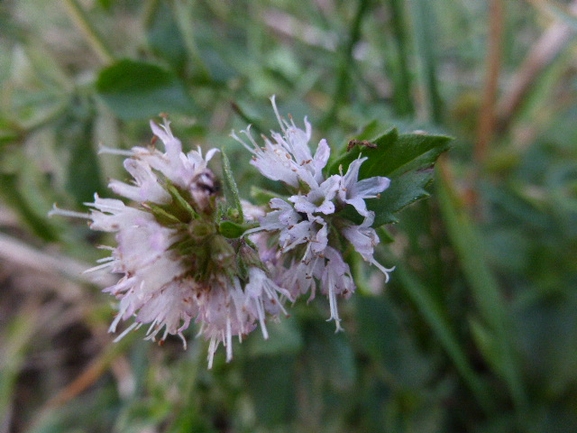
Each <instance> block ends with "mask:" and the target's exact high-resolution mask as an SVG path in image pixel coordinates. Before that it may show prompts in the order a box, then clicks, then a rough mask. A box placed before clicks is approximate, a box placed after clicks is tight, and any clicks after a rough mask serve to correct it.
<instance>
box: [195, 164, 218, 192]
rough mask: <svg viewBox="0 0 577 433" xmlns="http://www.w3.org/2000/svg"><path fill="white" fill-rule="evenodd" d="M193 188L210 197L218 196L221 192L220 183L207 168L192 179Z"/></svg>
mask: <svg viewBox="0 0 577 433" xmlns="http://www.w3.org/2000/svg"><path fill="white" fill-rule="evenodd" d="M192 188H193V189H194V190H196V191H202V192H204V193H205V194H206V195H209V196H210V195H216V194H218V193H219V192H220V182H219V180H218V179H217V178H216V176H215V175H214V173H213V172H212V171H211V170H210V169H208V168H205V169H204V170H202V171H201V172H200V173H198V174H197V175H196V176H194V178H193V179H192Z"/></svg>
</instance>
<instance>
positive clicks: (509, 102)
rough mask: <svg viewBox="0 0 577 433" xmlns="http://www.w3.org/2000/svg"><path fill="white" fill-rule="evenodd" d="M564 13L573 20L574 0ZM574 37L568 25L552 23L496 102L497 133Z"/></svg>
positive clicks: (576, 7)
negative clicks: (566, 12)
mask: <svg viewBox="0 0 577 433" xmlns="http://www.w3.org/2000/svg"><path fill="white" fill-rule="evenodd" d="M568 11H569V13H572V14H573V15H576V16H577V1H576V0H574V1H573V3H572V4H571V6H570V7H569V8H568ZM574 33H575V31H574V28H572V27H571V26H570V25H569V24H568V23H566V22H564V21H555V22H554V23H553V24H552V25H551V26H550V27H549V28H548V29H547V30H546V31H545V32H544V33H543V35H542V36H541V37H540V38H539V40H538V41H537V43H536V44H535V45H533V48H532V49H531V51H530V52H529V54H528V55H527V57H526V58H525V60H524V61H523V64H522V65H521V67H520V68H519V69H518V71H517V72H516V73H515V75H514V76H513V78H512V80H511V84H510V85H509V86H508V90H507V92H506V93H505V94H504V95H503V96H502V97H501V100H500V101H499V105H498V108H497V116H498V128H499V130H500V131H505V130H507V128H508V126H509V124H510V123H511V120H512V119H513V118H514V117H515V115H516V114H517V112H518V111H519V109H520V107H521V106H522V103H523V101H524V100H525V98H526V96H527V94H528V93H529V92H530V91H531V88H532V87H533V85H534V83H535V82H536V81H537V78H538V77H539V75H540V74H541V72H542V71H543V70H544V69H545V68H546V67H547V66H548V65H550V64H551V62H552V61H553V60H554V59H555V57H557V55H558V54H559V53H560V52H561V51H562V50H563V48H564V47H565V46H566V45H567V42H568V41H569V40H570V39H571V37H572V35H574Z"/></svg>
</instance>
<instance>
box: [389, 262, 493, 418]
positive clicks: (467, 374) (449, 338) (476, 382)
mask: <svg viewBox="0 0 577 433" xmlns="http://www.w3.org/2000/svg"><path fill="white" fill-rule="evenodd" d="M395 277H396V278H398V279H399V281H400V282H401V283H402V284H401V287H402V289H403V290H404V291H405V293H406V294H407V295H408V296H409V298H410V299H411V301H412V302H413V303H414V304H415V305H416V307H417V309H418V310H419V311H420V313H421V314H422V316H423V319H424V320H425V321H426V322H427V323H428V324H429V326H430V327H431V329H432V331H433V333H434V334H435V336H436V337H437V338H438V339H439V342H440V344H441V346H442V347H443V349H444V350H445V351H446V352H447V355H448V356H449V358H451V361H452V362H453V364H454V365H455V368H456V369H457V371H458V372H459V374H460V375H461V377H462V378H463V381H464V382H465V384H466V385H467V387H468V388H469V389H470V390H471V392H472V393H473V395H474V396H475V398H476V399H477V402H478V403H479V405H480V406H481V408H483V410H484V411H485V413H486V414H490V413H494V412H495V407H494V404H493V401H492V399H491V396H490V394H489V389H488V388H487V386H486V385H485V383H483V381H482V380H481V378H480V377H479V376H478V375H477V374H476V373H475V371H474V369H473V367H472V366H471V365H470V363H469V361H468V360H467V355H466V354H465V351H464V350H463V349H462V348H461V346H460V345H459V341H458V339H457V336H456V335H455V332H454V330H453V328H452V327H451V325H450V323H449V319H448V317H447V314H446V313H445V311H444V310H443V308H442V307H441V306H440V305H439V303H438V302H437V300H436V299H435V298H434V297H433V296H432V295H431V294H430V293H429V291H428V289H427V288H426V287H425V286H424V285H423V284H422V283H421V282H420V281H418V280H417V278H415V277H414V276H413V275H412V274H411V273H410V272H409V271H408V270H407V269H405V267H404V266H403V265H397V267H396V269H395Z"/></svg>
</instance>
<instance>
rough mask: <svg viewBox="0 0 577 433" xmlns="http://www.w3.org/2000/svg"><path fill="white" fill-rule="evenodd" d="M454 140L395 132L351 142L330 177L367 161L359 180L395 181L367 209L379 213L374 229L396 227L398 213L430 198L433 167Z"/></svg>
mask: <svg viewBox="0 0 577 433" xmlns="http://www.w3.org/2000/svg"><path fill="white" fill-rule="evenodd" d="M451 140H452V138H451V137H447V136H444V135H429V134H421V133H419V134H414V133H413V134H399V132H398V131H397V129H395V128H392V129H389V130H388V131H386V132H385V133H383V134H381V135H379V136H377V137H376V138H373V139H371V140H357V141H355V140H351V142H350V144H351V145H349V146H348V147H347V149H346V150H345V151H344V152H343V153H342V155H341V156H340V157H338V158H337V159H336V160H335V161H334V162H333V163H332V165H331V166H330V167H329V170H328V175H332V174H337V173H340V172H341V171H342V172H343V173H345V172H346V171H347V169H348V167H349V164H350V163H351V162H353V161H354V160H355V159H357V158H359V157H367V158H368V159H367V160H366V161H365V162H364V163H363V164H362V165H361V168H360V170H359V180H361V179H367V178H370V177H374V176H386V177H388V178H389V179H390V180H391V185H390V186H389V188H387V189H386V190H385V191H383V192H382V193H381V194H380V197H378V198H375V199H369V200H367V208H368V209H369V210H372V211H374V212H375V221H374V223H373V227H379V226H381V225H383V224H389V223H394V222H396V221H397V219H396V218H395V216H394V214H395V213H397V212H399V211H400V210H401V209H403V208H404V207H405V206H408V205H409V204H411V203H413V202H415V201H417V200H420V199H422V198H425V197H427V196H428V195H429V193H428V192H427V190H426V189H425V187H426V186H427V184H428V183H429V182H430V181H431V180H432V178H433V166H434V164H435V162H436V160H437V158H438V157H439V155H441V153H443V152H445V151H446V150H448V149H449V142H450V141H451ZM357 143H358V144H357ZM347 212H349V213H350V212H351V211H350V210H348V211H347V209H345V210H344V211H343V215H341V216H343V217H346V215H347ZM351 216H352V215H351ZM351 219H352V220H355V218H354V217H353V218H351Z"/></svg>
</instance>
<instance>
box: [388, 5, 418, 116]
mask: <svg viewBox="0 0 577 433" xmlns="http://www.w3.org/2000/svg"><path fill="white" fill-rule="evenodd" d="M403 4H404V3H403V2H402V1H400V0H390V8H391V15H392V18H391V24H392V25H393V35H394V38H395V41H396V45H397V47H396V48H397V49H396V51H397V52H396V60H397V70H396V71H395V77H394V80H395V88H394V89H393V97H394V102H395V108H396V110H397V112H398V113H399V114H400V115H412V114H414V112H415V107H414V106H413V100H412V96H411V94H412V92H411V71H410V70H409V63H408V57H409V52H408V46H407V45H408V44H407V35H406V33H405V28H406V20H405V17H404V9H403V8H404V6H403Z"/></svg>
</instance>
